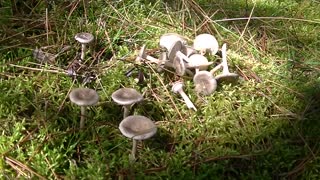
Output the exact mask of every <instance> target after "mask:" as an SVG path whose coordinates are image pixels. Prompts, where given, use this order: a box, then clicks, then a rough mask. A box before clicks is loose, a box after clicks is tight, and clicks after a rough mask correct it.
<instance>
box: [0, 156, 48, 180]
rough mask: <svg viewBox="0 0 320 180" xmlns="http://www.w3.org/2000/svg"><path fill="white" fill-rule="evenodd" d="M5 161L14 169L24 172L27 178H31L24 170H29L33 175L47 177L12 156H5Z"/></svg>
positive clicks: (41, 177)
mask: <svg viewBox="0 0 320 180" xmlns="http://www.w3.org/2000/svg"><path fill="white" fill-rule="evenodd" d="M5 162H6V163H7V164H8V165H10V166H11V167H12V168H13V169H15V170H17V171H19V173H21V174H23V175H24V176H25V177H27V178H31V177H30V176H28V175H27V174H26V173H25V172H24V171H28V172H29V173H30V174H32V175H36V176H37V177H38V178H40V179H46V178H45V177H43V176H41V175H40V174H38V173H36V172H35V171H34V170H32V169H31V168H29V167H28V166H26V165H25V164H23V163H21V162H20V161H18V160H16V159H13V158H10V157H8V156H6V157H5Z"/></svg>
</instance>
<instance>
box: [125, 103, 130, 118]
mask: <svg viewBox="0 0 320 180" xmlns="http://www.w3.org/2000/svg"><path fill="white" fill-rule="evenodd" d="M129 115H130V105H124V106H123V119H124V118H126V117H128V116H129Z"/></svg>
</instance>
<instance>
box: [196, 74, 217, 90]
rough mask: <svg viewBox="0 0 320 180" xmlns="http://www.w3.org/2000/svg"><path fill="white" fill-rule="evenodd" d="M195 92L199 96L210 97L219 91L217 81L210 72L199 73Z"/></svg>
mask: <svg viewBox="0 0 320 180" xmlns="http://www.w3.org/2000/svg"><path fill="white" fill-rule="evenodd" d="M193 82H194V84H195V91H196V92H197V93H199V94H203V95H210V94H212V93H213V92H214V91H215V90H216V89H217V81H216V79H215V78H214V77H213V75H212V74H211V73H210V72H208V71H199V72H198V73H197V74H196V75H195V76H194V77H193Z"/></svg>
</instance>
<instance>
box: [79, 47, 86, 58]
mask: <svg viewBox="0 0 320 180" xmlns="http://www.w3.org/2000/svg"><path fill="white" fill-rule="evenodd" d="M86 50H87V46H86V44H81V56H80V59H81V60H82V61H83V60H84V57H85V52H86Z"/></svg>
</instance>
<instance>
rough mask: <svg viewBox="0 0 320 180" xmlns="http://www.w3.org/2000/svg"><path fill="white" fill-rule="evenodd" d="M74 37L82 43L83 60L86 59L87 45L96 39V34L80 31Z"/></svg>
mask: <svg viewBox="0 0 320 180" xmlns="http://www.w3.org/2000/svg"><path fill="white" fill-rule="evenodd" d="M74 38H75V39H76V40H77V41H78V42H79V43H81V57H80V58H81V60H84V56H85V51H86V45H87V44H89V43H91V42H92V41H93V40H94V36H93V35H92V34H91V33H86V32H82V33H78V34H76V35H75V36H74Z"/></svg>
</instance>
